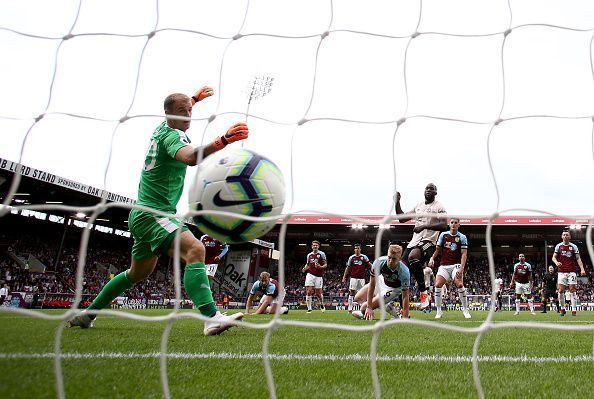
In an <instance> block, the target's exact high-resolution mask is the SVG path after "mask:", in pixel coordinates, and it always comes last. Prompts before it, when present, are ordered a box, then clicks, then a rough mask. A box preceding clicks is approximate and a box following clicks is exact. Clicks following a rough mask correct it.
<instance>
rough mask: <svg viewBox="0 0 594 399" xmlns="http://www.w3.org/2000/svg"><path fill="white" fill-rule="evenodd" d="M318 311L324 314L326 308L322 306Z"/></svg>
mask: <svg viewBox="0 0 594 399" xmlns="http://www.w3.org/2000/svg"><path fill="white" fill-rule="evenodd" d="M320 311H321V312H322V313H324V312H325V311H326V307H325V306H324V305H320Z"/></svg>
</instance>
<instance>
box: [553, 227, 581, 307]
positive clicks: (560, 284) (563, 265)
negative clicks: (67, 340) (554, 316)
mask: <svg viewBox="0 0 594 399" xmlns="http://www.w3.org/2000/svg"><path fill="white" fill-rule="evenodd" d="M561 239H562V240H563V241H562V242H560V243H559V244H557V245H556V246H555V252H554V253H553V263H554V264H555V265H556V266H557V288H558V290H559V307H560V309H561V311H560V314H561V316H565V288H566V287H567V286H569V292H570V298H571V315H572V316H575V315H576V307H577V293H576V288H577V275H576V273H575V271H576V266H578V265H579V267H580V275H582V276H585V275H586V269H584V264H583V263H582V259H581V258H580V251H579V249H578V247H577V245H575V244H574V243H571V242H569V240H570V239H571V235H570V234H569V231H564V232H563V233H562V234H561Z"/></svg>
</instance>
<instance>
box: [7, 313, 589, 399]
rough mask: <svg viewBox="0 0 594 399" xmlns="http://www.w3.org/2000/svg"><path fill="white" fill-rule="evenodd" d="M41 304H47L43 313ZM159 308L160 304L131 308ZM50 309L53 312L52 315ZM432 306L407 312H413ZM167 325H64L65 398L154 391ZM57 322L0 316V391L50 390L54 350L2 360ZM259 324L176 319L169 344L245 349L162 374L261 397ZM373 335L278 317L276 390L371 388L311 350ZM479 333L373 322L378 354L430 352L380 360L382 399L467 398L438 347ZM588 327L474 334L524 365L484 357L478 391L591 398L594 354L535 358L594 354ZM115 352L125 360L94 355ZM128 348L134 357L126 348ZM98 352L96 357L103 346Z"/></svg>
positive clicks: (222, 394) (347, 346)
mask: <svg viewBox="0 0 594 399" xmlns="http://www.w3.org/2000/svg"><path fill="white" fill-rule="evenodd" d="M47 312H48V313H50V312H51V311H47ZM134 312H135V313H139V314H143V315H149V316H156V315H162V314H166V313H167V312H166V311H164V310H144V311H134ZM52 313H54V314H58V312H55V311H54V312H52ZM433 315H434V313H433V314H428V315H426V314H423V313H420V312H412V316H413V317H414V318H415V319H427V320H429V319H432V318H433ZM485 317H486V313H485V312H473V319H472V320H464V319H463V317H462V314H461V313H460V312H446V313H445V317H444V319H443V320H442V321H440V323H442V324H448V325H458V326H463V327H476V326H478V325H480V323H481V321H482V320H484V319H485ZM283 319H284V320H287V319H291V320H303V321H305V320H307V321H318V322H327V323H332V324H334V325H359V326H361V325H370V324H371V323H372V322H366V321H361V320H356V319H354V318H352V317H351V316H350V315H348V313H346V312H344V311H327V312H326V313H324V314H322V313H320V312H319V311H316V312H314V313H313V314H310V315H307V314H305V312H302V311H291V312H290V313H289V315H287V316H283ZM246 320H248V321H250V322H262V323H264V322H266V321H268V320H270V317H269V316H252V317H249V319H246ZM495 321H496V322H502V321H537V322H553V323H563V324H570V323H575V324H576V325H581V326H583V325H590V326H591V325H594V312H580V313H578V316H577V317H571V316H565V317H564V318H561V317H559V316H558V315H557V314H556V313H549V314H546V315H544V314H540V313H538V314H537V315H536V316H531V315H530V314H529V313H527V312H523V313H522V314H521V315H520V316H514V315H513V313H511V312H503V313H496V314H495ZM165 325H166V323H165V322H140V321H133V320H129V319H124V318H119V317H115V316H100V317H99V318H98V319H97V322H96V323H95V327H94V328H92V329H88V330H81V329H78V328H72V329H65V330H64V332H63V336H62V341H61V349H62V352H63V353H65V354H88V355H90V356H89V357H88V358H65V359H63V360H62V368H63V375H64V384H65V391H66V396H67V397H71V398H95V397H105V398H108V397H109V398H120V397H121V398H159V397H162V391H161V385H160V381H159V358H158V357H156V356H148V357H145V358H141V357H139V356H138V355H141V354H150V353H154V352H158V351H159V345H160V340H161V335H162V333H163V330H164V327H165ZM57 326H58V322H56V321H47V320H41V319H38V318H33V317H27V316H21V315H17V314H13V313H10V314H9V313H0V398H50V397H56V393H55V377H54V372H53V359H52V358H51V357H46V358H34V359H32V358H24V357H18V358H14V357H13V358H10V357H7V355H10V354H48V353H49V354H51V353H53V342H54V334H55V331H56V327H57ZM265 333H266V331H265V330H256V329H251V328H245V327H241V328H233V329H231V330H229V331H227V332H226V333H224V334H222V335H220V336H215V337H204V336H203V335H202V323H201V322H199V321H196V320H193V319H187V318H184V319H180V320H178V321H176V322H175V324H174V327H173V329H172V331H171V336H170V338H169V341H168V344H169V349H168V351H169V353H176V354H209V353H211V352H214V353H217V354H221V353H227V354H243V356H242V357H241V358H240V359H236V358H234V359H223V358H220V355H219V357H218V358H213V356H209V357H207V358H196V357H193V358H169V359H168V362H167V365H168V377H169V385H170V390H171V394H172V397H173V398H244V397H254V398H255V397H258V398H261V397H266V396H267V395H268V390H267V385H266V377H265V373H264V365H263V361H262V360H261V359H259V358H249V356H248V355H250V354H259V353H261V351H262V343H263V339H264V335H265ZM371 336H372V333H371V332H350V331H341V330H336V329H314V328H305V327H289V326H281V327H279V328H278V329H277V330H275V331H274V332H273V334H272V338H271V340H270V352H271V353H273V354H276V355H281V354H286V355H309V358H307V356H305V357H306V358H304V356H301V357H300V358H298V359H297V358H295V356H293V357H291V356H289V358H282V359H273V360H271V364H272V369H273V374H274V379H275V383H276V393H277V396H278V397H279V398H306V397H317V398H341V399H343V398H363V397H373V386H372V383H371V366H370V362H369V361H368V360H354V359H352V358H334V359H331V358H329V357H327V358H324V359H322V360H320V359H316V360H314V359H311V356H312V355H357V354H358V355H362V356H367V355H369V350H370V342H371ZM475 337H476V335H475V334H469V333H459V332H452V331H445V330H441V329H435V328H431V327H421V326H410V325H394V326H390V327H388V328H386V329H384V330H382V332H381V334H380V337H379V341H378V354H379V355H382V356H391V357H396V356H399V355H400V356H402V355H408V356H413V355H427V356H431V355H434V356H437V357H438V358H436V359H431V360H424V361H421V360H418V359H417V360H415V361H412V360H390V361H386V360H383V361H378V363H377V364H378V376H379V381H380V384H381V390H382V397H384V398H394V397H407V398H436V397H451V398H475V397H477V392H476V389H475V386H474V383H473V378H472V365H471V363H470V362H468V361H461V362H460V361H459V362H453V361H446V360H447V359H446V357H447V356H454V357H455V356H470V355H471V354H472V346H473V343H474V339H475ZM593 340H594V332H593V331H582V332H568V331H567V332H566V331H551V330H545V329H525V328H505V329H497V330H492V331H490V332H488V333H487V334H486V335H484V336H483V338H482V340H481V345H480V349H479V354H480V355H481V356H493V355H501V356H511V357H519V356H527V357H529V358H531V359H532V360H531V361H528V362H512V361H509V360H508V361H493V360H492V359H491V360H489V361H482V362H481V363H480V365H479V370H480V375H481V381H482V384H483V389H484V391H485V395H486V397H487V398H519V397H522V398H524V397H534V398H557V397H560V396H562V397H564V398H591V397H592V392H594V361H592V360H587V359H585V360H581V361H573V362H569V361H565V362H553V361H551V360H550V359H549V360H548V361H540V362H537V361H536V360H537V358H538V359H542V358H544V357H550V358H553V359H556V358H558V357H560V356H592V346H593ZM101 353H103V354H105V353H116V354H122V355H127V358H118V357H117V356H119V355H117V356H116V357H113V355H112V358H106V357H93V356H92V355H93V354H95V355H96V354H101ZM131 354H135V355H136V356H135V357H134V356H130V355H131ZM103 356H105V355H103Z"/></svg>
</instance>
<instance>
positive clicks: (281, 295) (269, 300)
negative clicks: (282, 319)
mask: <svg viewBox="0 0 594 399" xmlns="http://www.w3.org/2000/svg"><path fill="white" fill-rule="evenodd" d="M258 294H260V296H261V299H260V305H259V306H258V309H256V311H255V312H254V314H263V313H269V314H274V313H276V309H277V307H279V306H280V314H287V313H289V308H288V307H286V306H283V301H284V300H285V290H284V288H283V287H282V286H281V285H280V283H279V282H278V281H276V280H275V279H273V278H270V273H268V272H262V273H260V278H259V279H258V281H256V282H254V285H252V289H251V290H250V295H249V296H248V299H247V302H246V304H245V314H246V315H248V314H250V310H251V309H252V302H253V301H254V298H255V297H256V295H258Z"/></svg>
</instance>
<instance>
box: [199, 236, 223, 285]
mask: <svg viewBox="0 0 594 399" xmlns="http://www.w3.org/2000/svg"><path fill="white" fill-rule="evenodd" d="M200 241H201V242H202V244H203V245H204V249H205V250H206V254H205V256H204V258H205V260H204V262H205V263H206V275H207V276H208V279H209V280H210V281H212V280H213V279H214V275H215V273H216V272H217V268H218V266H219V262H220V261H221V259H223V257H224V256H225V255H226V254H227V252H228V251H229V245H227V244H226V243H224V242H220V241H219V240H217V239H215V238H212V237H211V236H209V235H208V234H204V235H203V236H202V237H200Z"/></svg>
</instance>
